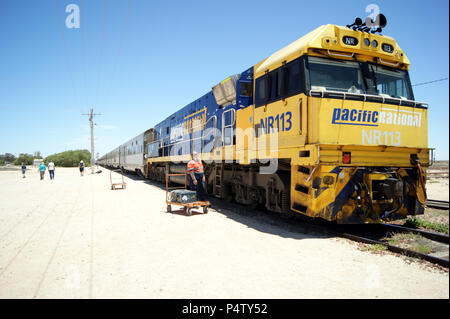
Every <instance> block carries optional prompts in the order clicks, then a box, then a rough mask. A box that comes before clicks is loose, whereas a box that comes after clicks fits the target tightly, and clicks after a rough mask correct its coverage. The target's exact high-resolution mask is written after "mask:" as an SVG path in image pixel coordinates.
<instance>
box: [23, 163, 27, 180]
mask: <svg viewBox="0 0 450 319" xmlns="http://www.w3.org/2000/svg"><path fill="white" fill-rule="evenodd" d="M26 170H27V167H26V166H25V164H24V163H22V178H25V171H26Z"/></svg>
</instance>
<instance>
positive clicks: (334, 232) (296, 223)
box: [127, 174, 449, 268]
mask: <svg viewBox="0 0 450 319" xmlns="http://www.w3.org/2000/svg"><path fill="white" fill-rule="evenodd" d="M127 175H128V174H127ZM128 176H129V175H128ZM129 177H131V176H129ZM131 178H133V177H131ZM134 178H135V177H134ZM152 184H154V185H155V186H157V187H160V188H161V189H164V187H163V185H162V184H159V183H156V182H155V183H152ZM210 201H211V204H212V207H213V208H214V209H215V210H216V211H217V212H219V213H221V214H224V215H229V213H228V212H233V213H237V214H238V215H240V216H242V217H243V219H241V218H235V219H237V220H238V221H239V222H244V223H245V220H246V219H247V218H251V219H252V220H253V221H255V222H256V220H255V218H257V219H258V220H259V221H261V222H263V223H269V224H271V225H276V226H279V227H282V228H287V229H289V230H290V231H292V232H302V233H311V232H313V233H318V234H321V235H324V234H325V236H336V237H342V238H347V239H350V240H353V241H357V242H362V243H367V244H378V245H383V246H385V247H386V248H387V249H388V250H389V251H392V252H395V253H398V254H402V255H405V256H409V257H414V258H419V259H423V260H426V261H428V262H431V263H434V264H438V265H440V266H442V267H446V268H449V259H448V256H446V258H440V257H436V256H433V255H428V254H423V253H420V252H417V251H414V250H411V249H405V248H402V247H398V246H395V245H391V244H389V243H387V242H384V241H382V240H380V239H381V238H383V237H385V236H386V235H387V234H388V233H394V232H403V233H414V234H418V235H421V236H422V237H424V238H427V239H430V240H432V241H436V242H439V243H442V244H446V245H448V244H449V236H448V235H445V234H439V233H434V232H429V231H425V230H421V229H416V228H409V227H405V226H399V225H394V224H359V225H336V224H332V223H329V222H326V221H321V220H313V219H311V218H310V217H307V216H300V215H295V216H296V218H292V219H289V220H287V219H283V218H280V217H279V216H278V215H277V214H273V213H270V212H267V211H264V210H261V209H252V208H249V207H245V206H242V205H239V204H236V203H232V202H228V201H225V200H220V199H217V198H214V197H211V198H210ZM436 202H443V201H436ZM443 203H447V207H448V202H443ZM441 206H442V205H441ZM227 211H228V212H227ZM229 217H231V216H229ZM231 218H233V217H231Z"/></svg>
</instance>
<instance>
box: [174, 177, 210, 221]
mask: <svg viewBox="0 0 450 319" xmlns="http://www.w3.org/2000/svg"><path fill="white" fill-rule="evenodd" d="M171 176H184V187H183V188H182V189H180V188H181V187H171V188H172V189H174V188H176V189H175V190H172V191H169V177H171ZM166 204H167V212H168V213H170V212H172V205H177V206H183V210H184V211H185V213H186V215H188V216H190V215H191V214H192V210H193V209H194V208H200V207H202V208H203V213H204V214H207V213H208V207H209V206H211V203H210V202H208V201H205V200H204V201H199V200H197V192H195V191H191V190H188V189H187V174H186V173H184V174H166Z"/></svg>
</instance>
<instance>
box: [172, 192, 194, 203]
mask: <svg viewBox="0 0 450 319" xmlns="http://www.w3.org/2000/svg"><path fill="white" fill-rule="evenodd" d="M169 201H171V202H175V203H182V204H186V203H193V202H196V201H197V192H194V191H190V190H187V189H176V190H173V191H171V192H170V193H169Z"/></svg>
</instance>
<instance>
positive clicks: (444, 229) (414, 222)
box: [405, 216, 449, 234]
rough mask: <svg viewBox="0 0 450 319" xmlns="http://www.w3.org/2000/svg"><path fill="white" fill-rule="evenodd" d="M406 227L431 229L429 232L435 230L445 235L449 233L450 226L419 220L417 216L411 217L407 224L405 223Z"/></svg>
mask: <svg viewBox="0 0 450 319" xmlns="http://www.w3.org/2000/svg"><path fill="white" fill-rule="evenodd" d="M405 226H407V227H413V228H419V227H422V228H426V229H429V230H434V231H437V232H439V233H445V234H448V231H449V225H448V224H443V223H436V222H431V221H427V220H423V219H420V218H417V217H416V216H413V217H409V218H408V219H407V220H406V222H405Z"/></svg>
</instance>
